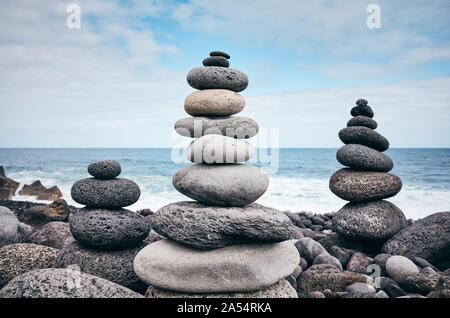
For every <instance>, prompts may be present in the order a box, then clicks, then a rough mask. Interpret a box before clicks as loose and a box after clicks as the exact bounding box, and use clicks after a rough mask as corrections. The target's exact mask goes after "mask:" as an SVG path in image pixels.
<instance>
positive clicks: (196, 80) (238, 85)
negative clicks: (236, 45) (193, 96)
mask: <svg viewBox="0 0 450 318" xmlns="http://www.w3.org/2000/svg"><path fill="white" fill-rule="evenodd" d="M187 81H188V83H189V85H190V86H192V87H193V88H196V89H216V88H222V89H229V90H232V91H235V92H240V91H243V90H244V89H246V88H247V86H248V77H247V75H245V74H244V73H243V72H241V71H239V70H235V69H232V68H228V67H217V66H203V67H196V68H193V69H192V70H190V71H189V73H188V74H187Z"/></svg>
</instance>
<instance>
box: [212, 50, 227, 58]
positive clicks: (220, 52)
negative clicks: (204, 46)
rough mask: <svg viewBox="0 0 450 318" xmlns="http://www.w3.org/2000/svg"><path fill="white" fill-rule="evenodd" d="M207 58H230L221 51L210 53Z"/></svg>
mask: <svg viewBox="0 0 450 318" xmlns="http://www.w3.org/2000/svg"><path fill="white" fill-rule="evenodd" d="M209 56H223V57H224V58H226V59H229V58H230V56H229V55H228V54H227V53H225V52H222V51H212V52H211V53H209Z"/></svg>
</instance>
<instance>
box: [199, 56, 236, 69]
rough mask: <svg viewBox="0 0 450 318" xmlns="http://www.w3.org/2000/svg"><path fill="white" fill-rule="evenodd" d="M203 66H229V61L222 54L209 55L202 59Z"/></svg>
mask: <svg viewBox="0 0 450 318" xmlns="http://www.w3.org/2000/svg"><path fill="white" fill-rule="evenodd" d="M203 65H204V66H219V67H229V66H230V62H228V60H227V59H226V58H224V57H223V56H210V57H207V58H205V59H204V60H203Z"/></svg>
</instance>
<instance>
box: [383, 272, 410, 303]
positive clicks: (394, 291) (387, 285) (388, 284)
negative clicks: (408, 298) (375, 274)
mask: <svg viewBox="0 0 450 318" xmlns="http://www.w3.org/2000/svg"><path fill="white" fill-rule="evenodd" d="M376 281H377V282H378V284H379V287H380V289H382V290H384V291H385V292H386V293H387V294H388V295H389V297H391V298H395V297H401V296H405V295H406V292H405V291H404V290H403V289H401V288H400V286H399V285H398V284H397V282H396V281H394V280H393V279H391V278H389V277H384V276H381V277H379V278H377V280H376Z"/></svg>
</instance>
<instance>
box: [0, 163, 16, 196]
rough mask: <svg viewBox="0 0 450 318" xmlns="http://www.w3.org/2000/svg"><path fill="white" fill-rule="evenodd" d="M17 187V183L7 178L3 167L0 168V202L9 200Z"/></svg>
mask: <svg viewBox="0 0 450 318" xmlns="http://www.w3.org/2000/svg"><path fill="white" fill-rule="evenodd" d="M18 187H19V182H17V181H14V180H13V179H11V178H8V177H7V176H6V175H5V170H4V168H3V166H0V200H11V199H12V197H13V195H15V194H16V191H17V188H18Z"/></svg>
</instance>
